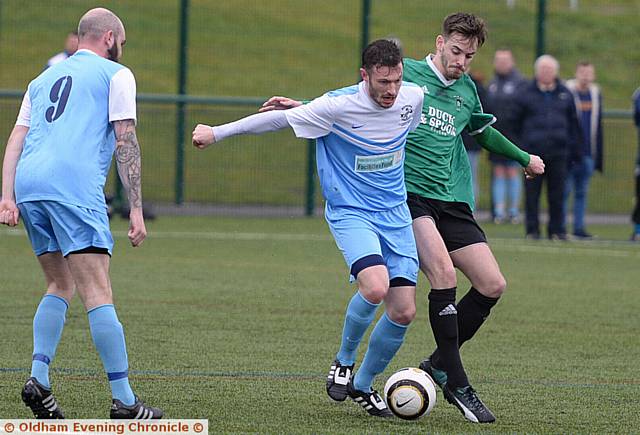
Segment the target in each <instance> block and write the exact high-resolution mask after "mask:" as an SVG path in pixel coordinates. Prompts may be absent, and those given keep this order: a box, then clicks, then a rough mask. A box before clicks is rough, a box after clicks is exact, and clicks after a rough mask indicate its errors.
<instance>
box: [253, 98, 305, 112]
mask: <svg viewBox="0 0 640 435" xmlns="http://www.w3.org/2000/svg"><path fill="white" fill-rule="evenodd" d="M301 105H302V101H298V100H294V99H293V98H287V97H278V96H275V97H271V98H269V99H268V100H267V101H265V102H264V103H263V104H262V107H261V108H260V109H258V112H269V111H271V110H287V109H293V108H294V107H298V106H301Z"/></svg>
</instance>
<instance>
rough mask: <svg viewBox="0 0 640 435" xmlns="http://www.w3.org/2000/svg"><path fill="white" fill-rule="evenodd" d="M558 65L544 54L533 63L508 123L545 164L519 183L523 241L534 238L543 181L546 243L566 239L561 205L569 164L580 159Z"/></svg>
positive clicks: (575, 118)
mask: <svg viewBox="0 0 640 435" xmlns="http://www.w3.org/2000/svg"><path fill="white" fill-rule="evenodd" d="M559 68H560V67H559V64H558V61H557V60H556V59H555V58H554V57H553V56H550V55H548V54H545V55H542V56H540V57H539V58H538V59H537V60H536V62H535V64H534V70H535V78H534V79H533V80H532V81H531V82H529V83H526V84H524V85H523V86H522V87H521V88H520V89H519V91H518V97H517V104H516V105H515V107H514V109H515V110H514V125H515V126H516V134H517V135H518V137H519V139H520V143H521V144H522V146H523V147H524V149H525V150H527V151H528V152H529V153H533V154H537V155H539V156H540V157H542V159H543V160H544V162H545V165H546V167H545V173H544V175H543V176H542V177H537V178H534V179H527V180H525V195H526V231H527V238H530V239H539V238H540V223H539V216H538V211H539V206H540V193H541V191H542V182H543V180H546V182H547V199H548V203H549V224H548V231H547V235H548V237H549V239H552V240H567V231H566V226H565V216H564V207H563V197H564V188H565V183H566V179H567V164H568V162H569V161H571V162H573V163H574V164H578V163H579V162H580V159H581V152H582V149H581V136H580V126H579V124H578V116H577V114H576V107H575V104H574V102H573V96H572V94H571V92H570V91H569V89H567V88H566V87H565V86H564V85H563V84H562V83H560V81H559V80H558V71H559Z"/></svg>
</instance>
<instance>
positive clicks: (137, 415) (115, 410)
mask: <svg viewBox="0 0 640 435" xmlns="http://www.w3.org/2000/svg"><path fill="white" fill-rule="evenodd" d="M162 415H163V412H162V410H161V409H158V408H153V407H151V406H148V405H145V404H144V402H142V400H140V399H139V398H138V397H137V396H136V403H134V404H133V405H131V406H127V405H125V404H124V403H122V402H121V401H119V400H118V399H113V403H112V405H111V414H110V418H111V419H112V420H119V419H125V420H157V419H160V418H162Z"/></svg>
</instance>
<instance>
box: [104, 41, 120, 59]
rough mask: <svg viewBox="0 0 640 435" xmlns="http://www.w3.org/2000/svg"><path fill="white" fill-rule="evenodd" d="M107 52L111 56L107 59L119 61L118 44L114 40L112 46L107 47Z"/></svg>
mask: <svg viewBox="0 0 640 435" xmlns="http://www.w3.org/2000/svg"><path fill="white" fill-rule="evenodd" d="M107 54H108V56H109V57H108V58H107V59H109V60H112V61H114V62H116V63H118V44H116V43H115V42H114V43H113V45H112V46H111V48H108V49H107Z"/></svg>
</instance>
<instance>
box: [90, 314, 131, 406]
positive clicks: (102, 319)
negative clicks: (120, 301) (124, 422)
mask: <svg viewBox="0 0 640 435" xmlns="http://www.w3.org/2000/svg"><path fill="white" fill-rule="evenodd" d="M87 315H88V317H89V328H90V329H91V336H92V337H93V343H94V344H95V345H96V349H98V353H99V354H100V358H101V359H102V364H103V365H104V370H105V371H106V372H107V377H108V378H109V384H110V385H111V395H112V397H113V398H114V399H118V400H120V401H121V402H122V403H124V404H125V405H133V404H134V403H135V396H134V395H133V391H132V390H131V386H130V385H129V363H128V360H127V347H126V344H125V342H124V331H123V330H122V324H121V323H120V321H119V320H118V316H117V314H116V310H115V308H114V307H113V305H111V304H105V305H100V306H99V307H95V308H93V309H91V310H90V311H89V312H88V313H87Z"/></svg>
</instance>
